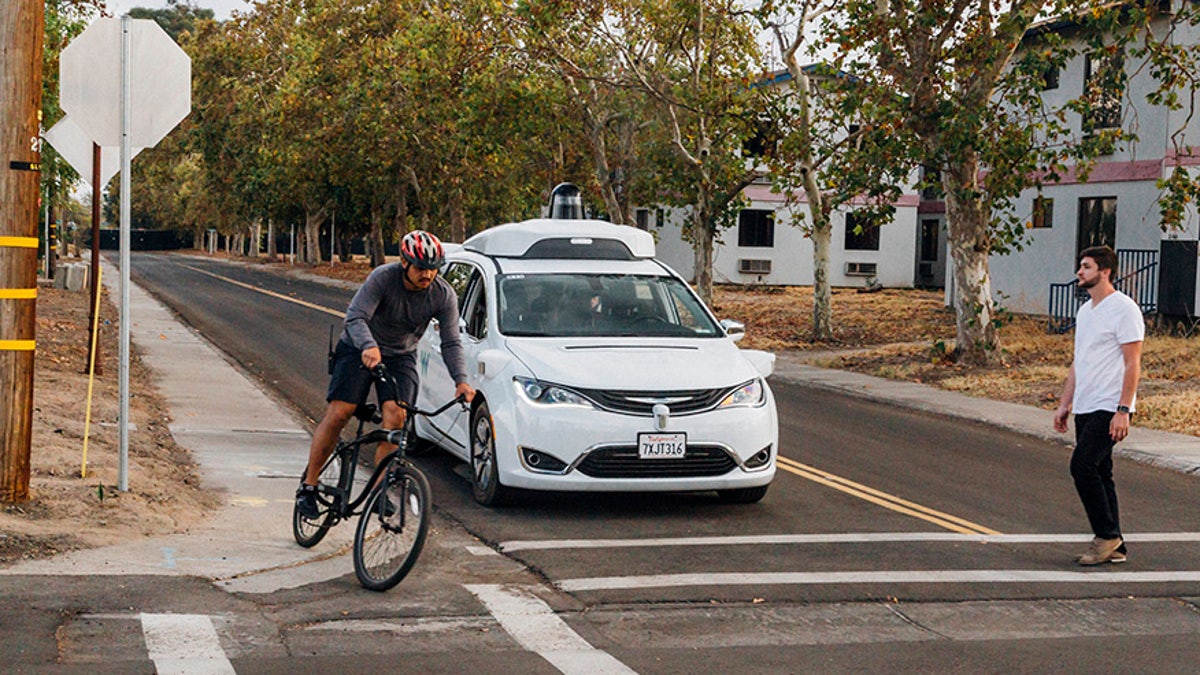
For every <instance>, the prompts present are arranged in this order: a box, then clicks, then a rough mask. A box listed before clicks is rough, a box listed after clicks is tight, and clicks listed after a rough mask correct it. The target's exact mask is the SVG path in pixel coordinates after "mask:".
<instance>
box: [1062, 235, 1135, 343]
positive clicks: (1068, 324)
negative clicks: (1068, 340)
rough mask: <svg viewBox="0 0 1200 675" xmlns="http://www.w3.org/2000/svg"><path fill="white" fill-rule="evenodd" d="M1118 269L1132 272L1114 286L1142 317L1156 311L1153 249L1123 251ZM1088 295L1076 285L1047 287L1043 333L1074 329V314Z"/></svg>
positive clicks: (1064, 284) (1118, 253)
mask: <svg viewBox="0 0 1200 675" xmlns="http://www.w3.org/2000/svg"><path fill="white" fill-rule="evenodd" d="M1117 269H1118V270H1133V271H1132V272H1128V273H1126V274H1124V275H1122V276H1119V277H1117V278H1116V279H1114V280H1113V286H1115V287H1116V288H1117V290H1119V291H1121V292H1122V293H1124V294H1125V295H1128V296H1129V297H1130V298H1132V299H1133V301H1134V302H1136V303H1137V304H1138V307H1140V308H1141V310H1142V314H1152V313H1154V312H1156V311H1158V251H1155V250H1153V249H1124V250H1121V251H1117ZM1087 299H1088V293H1087V291H1086V290H1084V289H1082V288H1079V281H1078V280H1073V281H1070V282H1067V283H1062V284H1050V307H1049V312H1048V319H1047V321H1046V331H1047V332H1050V333H1065V332H1067V331H1069V330H1071V329H1072V328H1074V327H1075V314H1076V312H1078V311H1079V306H1080V305H1081V304H1083V303H1084V302H1086V301H1087Z"/></svg>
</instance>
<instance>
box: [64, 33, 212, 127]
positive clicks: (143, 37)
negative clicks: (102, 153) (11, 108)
mask: <svg viewBox="0 0 1200 675" xmlns="http://www.w3.org/2000/svg"><path fill="white" fill-rule="evenodd" d="M129 31H130V35H129V39H130V45H129V80H130V117H131V120H130V121H131V124H130V144H131V145H132V146H133V147H135V148H150V147H154V145H155V144H157V143H158V142H159V141H160V140H162V138H163V136H166V135H167V133H168V132H170V131H171V129H174V128H175V125H177V124H179V122H180V121H182V120H183V118H184V117H187V114H188V112H190V111H191V109H192V60H191V59H190V58H189V57H188V55H187V54H186V53H185V52H184V51H183V50H182V49H180V48H179V45H177V44H175V42H174V41H172V40H171V38H170V36H168V35H167V34H166V32H164V31H163V29H162V28H161V27H159V25H158V24H157V23H155V22H153V21H151V20H149V19H132V20H131V21H130V22H129ZM121 40H122V34H121V20H120V19H97V20H96V21H93V22H92V24H91V25H90V26H88V27H87V29H86V30H84V31H83V32H82V33H80V34H79V37H77V38H75V39H74V40H72V41H71V44H69V45H67V47H66V49H64V50H63V52H62V57H61V62H60V63H61V65H60V70H61V84H60V86H59V101H60V105H61V106H62V109H63V110H64V111H66V113H67V114H68V115H70V116H71V119H72V120H74V121H75V124H77V125H79V127H80V128H81V129H83V130H84V131H85V132H87V134H88V135H89V136H91V138H92V140H93V141H95V142H96V143H97V144H99V145H101V146H120V145H121Z"/></svg>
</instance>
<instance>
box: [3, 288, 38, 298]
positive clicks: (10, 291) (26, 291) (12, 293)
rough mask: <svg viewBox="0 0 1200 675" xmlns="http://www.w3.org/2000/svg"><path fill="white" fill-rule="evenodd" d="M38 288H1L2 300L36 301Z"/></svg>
mask: <svg viewBox="0 0 1200 675" xmlns="http://www.w3.org/2000/svg"><path fill="white" fill-rule="evenodd" d="M36 299H37V289H36V288H0V300H36Z"/></svg>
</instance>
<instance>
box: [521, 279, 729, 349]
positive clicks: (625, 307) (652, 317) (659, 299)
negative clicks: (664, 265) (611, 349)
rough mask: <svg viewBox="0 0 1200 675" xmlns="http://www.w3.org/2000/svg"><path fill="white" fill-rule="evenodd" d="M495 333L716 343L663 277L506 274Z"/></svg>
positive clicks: (697, 307)
mask: <svg viewBox="0 0 1200 675" xmlns="http://www.w3.org/2000/svg"><path fill="white" fill-rule="evenodd" d="M498 291H499V292H498V294H497V301H498V303H499V307H500V332H501V333H504V334H505V335H511V336H536V337H720V336H721V335H722V333H721V329H720V328H719V327H718V326H717V325H716V323H714V322H713V320H712V317H711V316H710V315H709V313H708V312H707V311H706V310H705V309H704V306H703V305H702V304H701V303H700V300H699V299H698V298H697V297H696V295H695V294H694V293H692V292H691V290H690V289H689V288H688V287H687V285H686V284H684V283H683V282H681V281H680V280H678V279H676V278H675V277H669V276H630V275H624V274H506V275H503V276H501V277H500V278H499V280H498Z"/></svg>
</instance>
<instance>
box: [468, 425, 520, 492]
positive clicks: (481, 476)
mask: <svg viewBox="0 0 1200 675" xmlns="http://www.w3.org/2000/svg"><path fill="white" fill-rule="evenodd" d="M471 488H472V491H473V492H474V493H475V501H477V502H479V503H480V504H483V505H484V506H503V505H504V504H507V503H508V502H509V500H510V498H511V496H512V492H511V490H510V489H509V488H506V487H504V486H503V485H501V484H500V467H499V466H498V464H497V461H496V432H495V428H494V427H493V426H492V413H491V411H490V410H489V409H488V404H487V401H484V402H482V403H480V404H479V405H478V406H476V408H475V410H474V412H473V413H472V414H471Z"/></svg>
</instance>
